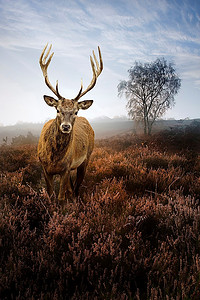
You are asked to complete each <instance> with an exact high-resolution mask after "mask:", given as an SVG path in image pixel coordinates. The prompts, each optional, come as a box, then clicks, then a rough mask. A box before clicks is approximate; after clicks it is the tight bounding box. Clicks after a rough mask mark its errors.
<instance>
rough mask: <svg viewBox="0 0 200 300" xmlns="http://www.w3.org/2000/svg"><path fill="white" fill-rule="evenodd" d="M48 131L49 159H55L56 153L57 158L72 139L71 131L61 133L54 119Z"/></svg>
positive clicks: (64, 151)
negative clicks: (50, 153) (50, 151)
mask: <svg viewBox="0 0 200 300" xmlns="http://www.w3.org/2000/svg"><path fill="white" fill-rule="evenodd" d="M50 131H51V133H50V145H51V148H52V155H51V159H52V160H56V157H57V155H58V154H59V155H58V158H60V156H61V155H62V153H66V151H67V148H68V147H69V145H70V142H71V140H72V132H71V133H70V134H65V133H62V132H61V131H60V129H59V125H58V124H57V120H56V119H55V120H54V121H53V122H52V124H51V128H50ZM72 131H73V130H72Z"/></svg>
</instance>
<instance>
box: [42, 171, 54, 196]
mask: <svg viewBox="0 0 200 300" xmlns="http://www.w3.org/2000/svg"><path fill="white" fill-rule="evenodd" d="M43 171H44V178H45V181H46V185H47V193H48V195H49V197H51V196H52V194H53V191H54V189H53V175H50V174H48V173H47V172H46V170H45V169H44V168H43Z"/></svg>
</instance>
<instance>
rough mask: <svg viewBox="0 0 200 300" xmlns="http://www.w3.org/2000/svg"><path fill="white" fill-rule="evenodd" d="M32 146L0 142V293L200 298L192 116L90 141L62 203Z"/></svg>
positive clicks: (196, 133)
mask: <svg viewBox="0 0 200 300" xmlns="http://www.w3.org/2000/svg"><path fill="white" fill-rule="evenodd" d="M36 149H37V146H36V145H35V144H30V145H28V144H27V145H21V144H15V143H13V144H12V145H11V146H2V147H1V148H0V214H1V216H0V298H1V299H137V300H138V299H152V300H153V299H170V300H171V299H176V300H178V299H200V240H199V230H200V205H199V199H200V155H199V153H200V152H199V150H200V130H199V126H198V124H194V126H191V127H188V128H186V129H184V130H183V129H180V130H171V131H165V132H162V133H158V134H156V135H154V136H152V137H144V136H135V135H131V134H130V135H125V136H119V137H115V138H111V139H104V140H97V141H96V144H95V149H94V151H93V154H92V157H91V160H90V163H89V166H88V170H87V173H86V176H85V179H84V182H83V185H82V187H81V189H80V196H79V198H78V199H74V200H73V201H71V202H68V203H66V204H65V205H60V204H59V203H58V201H57V200H56V197H55V196H54V197H53V198H52V199H49V197H48V195H47V193H46V190H45V182H44V177H43V174H42V169H41V166H40V163H39V161H38V159H37V153H36ZM55 185H56V187H57V179H56V182H55ZM56 190H57V188H56Z"/></svg>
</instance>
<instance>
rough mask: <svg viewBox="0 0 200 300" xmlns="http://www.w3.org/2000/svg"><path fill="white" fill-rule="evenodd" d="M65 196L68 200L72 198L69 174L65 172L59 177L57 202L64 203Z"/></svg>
mask: <svg viewBox="0 0 200 300" xmlns="http://www.w3.org/2000/svg"><path fill="white" fill-rule="evenodd" d="M66 194H67V197H68V198H72V195H73V189H72V185H71V179H70V172H65V173H62V174H61V175H60V188H59V194H58V200H59V201H64V200H65V196H66Z"/></svg>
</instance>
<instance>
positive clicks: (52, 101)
mask: <svg viewBox="0 0 200 300" xmlns="http://www.w3.org/2000/svg"><path fill="white" fill-rule="evenodd" d="M44 101H45V102H46V104H48V105H49V106H54V107H57V106H58V100H56V99H54V98H53V97H50V96H46V95H44Z"/></svg>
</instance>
